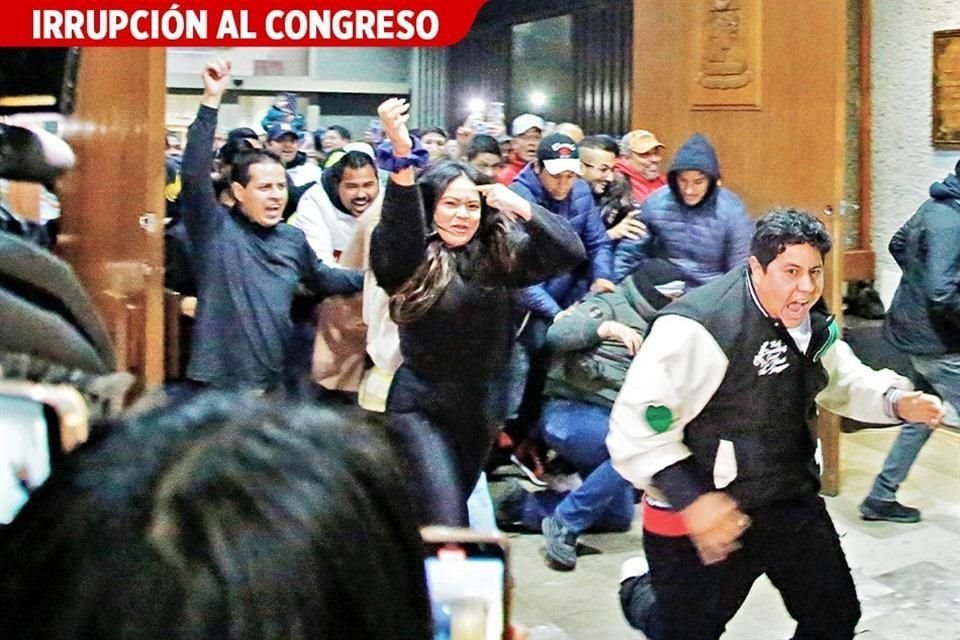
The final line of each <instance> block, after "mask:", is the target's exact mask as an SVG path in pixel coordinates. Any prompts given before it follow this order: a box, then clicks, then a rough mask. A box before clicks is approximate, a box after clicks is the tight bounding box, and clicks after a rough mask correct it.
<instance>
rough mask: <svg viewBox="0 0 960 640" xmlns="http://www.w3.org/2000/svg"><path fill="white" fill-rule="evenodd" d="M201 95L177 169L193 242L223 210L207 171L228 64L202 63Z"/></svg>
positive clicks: (210, 230) (212, 226)
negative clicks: (178, 169)
mask: <svg viewBox="0 0 960 640" xmlns="http://www.w3.org/2000/svg"><path fill="white" fill-rule="evenodd" d="M201 77H202V79H203V97H202V98H201V99H200V108H199V110H198V111H197V119H196V120H194V121H193V124H191V125H190V128H189V129H188V130H187V145H186V147H185V148H184V150H183V163H182V165H181V168H180V175H181V180H182V181H183V189H182V190H181V192H180V200H181V202H182V207H181V209H182V210H183V212H184V216H183V217H184V224H185V226H186V228H187V232H188V233H189V234H190V237H191V239H192V240H194V241H198V240H201V241H202V240H203V238H205V237H207V236H208V235H209V234H211V233H213V230H214V229H215V228H216V225H217V223H218V222H219V221H220V220H221V219H222V218H223V215H224V212H223V209H222V208H221V206H220V205H219V204H218V203H217V199H216V196H215V195H214V192H213V181H212V180H211V179H210V170H211V168H212V165H213V151H212V149H213V137H214V134H215V133H216V130H217V112H218V110H219V108H220V100H221V99H222V97H223V92H224V91H225V90H226V88H227V82H228V81H229V79H230V63H229V62H227V61H225V60H219V59H218V60H211V61H210V62H208V63H207V64H206V66H204V68H203V73H202V74H201Z"/></svg>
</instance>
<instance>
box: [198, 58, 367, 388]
mask: <svg viewBox="0 0 960 640" xmlns="http://www.w3.org/2000/svg"><path fill="white" fill-rule="evenodd" d="M229 78H230V65H229V63H227V62H225V61H222V60H215V61H212V62H210V63H208V64H207V66H206V67H205V68H204V71H203V86H204V93H203V98H202V99H201V102H200V109H199V111H198V112H197V119H196V120H195V121H194V122H193V124H191V125H190V129H189V130H188V132H187V146H186V149H185V150H184V154H183V168H182V171H183V191H182V193H181V198H182V199H183V204H184V207H183V211H184V223H185V225H186V229H187V233H188V235H189V239H190V244H191V247H192V249H193V258H194V261H195V264H196V267H197V269H196V275H197V281H198V282H197V288H198V296H197V297H198V306H197V314H196V324H195V326H194V331H193V353H192V354H191V356H190V364H189V367H188V368H187V377H188V378H189V379H190V380H193V381H195V382H199V383H201V384H206V385H210V386H216V387H221V388H240V389H250V390H253V391H258V392H264V391H271V390H274V389H276V388H277V387H278V385H279V383H280V382H281V374H282V370H283V360H284V355H285V351H286V349H287V348H288V344H289V341H290V337H291V334H292V331H293V323H292V321H291V319H290V305H291V302H292V301H293V296H294V293H295V292H296V291H297V288H298V286H299V284H300V283H303V284H305V285H306V286H307V287H308V288H309V289H311V290H312V291H314V292H315V293H318V294H334V293H352V292H355V291H359V290H360V288H361V285H362V276H361V274H359V273H356V272H353V271H348V270H345V269H335V268H332V267H329V266H327V265H325V264H323V262H321V261H320V260H318V259H317V257H316V256H315V255H314V253H313V250H311V249H310V245H308V244H307V239H306V237H305V236H304V235H303V231H301V230H300V229H297V228H295V227H293V226H291V225H287V224H279V222H280V221H281V219H282V215H283V209H284V205H285V204H286V201H287V179H286V176H285V175H284V170H283V165H282V164H280V160H279V158H277V156H275V155H274V154H272V153H271V152H269V151H263V150H257V151H250V152H248V153H247V154H244V155H242V156H241V157H239V158H238V159H237V162H236V164H235V165H234V166H233V169H232V175H231V188H232V190H233V196H234V199H235V200H236V205H235V206H234V207H233V208H232V209H231V210H230V211H227V210H226V209H225V208H224V207H222V206H221V205H220V204H218V203H217V201H216V199H215V198H214V192H213V183H212V181H211V180H210V165H211V162H212V157H211V152H210V149H211V147H212V143H213V135H214V132H215V131H216V128H217V111H218V108H219V106H220V100H221V98H222V96H223V92H224V90H225V89H226V87H227V84H228V82H229Z"/></svg>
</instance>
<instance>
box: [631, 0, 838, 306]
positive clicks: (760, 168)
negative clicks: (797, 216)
mask: <svg viewBox="0 0 960 640" xmlns="http://www.w3.org/2000/svg"><path fill="white" fill-rule="evenodd" d="M669 6H670V7H671V8H672V10H664V9H665V5H664V4H663V3H662V2H659V1H658V0H634V3H633V17H634V42H635V43H637V45H636V46H635V47H634V61H633V85H634V97H633V111H632V114H633V124H634V126H637V127H643V128H645V129H650V130H652V131H654V132H655V133H656V134H657V137H658V138H659V139H660V140H662V141H664V142H665V143H666V145H667V149H666V152H667V153H666V155H667V156H668V157H667V159H666V164H667V166H669V160H670V158H669V156H670V154H671V153H672V152H674V151H675V150H676V148H677V147H678V146H679V145H680V144H682V143H683V141H684V140H685V139H686V138H687V137H689V136H690V135H691V134H692V133H694V132H700V133H703V134H705V135H706V136H707V137H708V138H709V139H710V140H711V142H712V143H713V144H714V146H715V148H716V150H717V154H718V156H719V159H720V167H721V171H722V173H723V182H724V184H725V186H727V187H729V188H730V189H732V190H733V191H735V192H736V193H738V194H739V195H740V196H741V197H742V198H743V199H744V201H745V202H746V204H747V207H748V209H749V211H750V213H751V214H752V215H754V216H756V215H759V214H761V213H763V212H765V211H767V210H769V209H770V208H772V207H775V206H793V207H799V208H802V209H806V210H808V211H810V212H812V213H815V214H817V215H820V216H824V212H825V211H826V210H829V211H833V212H839V211H840V203H841V201H842V199H843V193H844V176H845V170H846V163H845V153H846V129H845V117H846V87H847V66H846V26H847V25H846V2H845V0H818V1H817V2H780V1H776V0H723V1H719V2H718V1H717V0H690V1H689V2H681V3H671V4H670V5H669ZM718 6H724V7H729V6H733V7H740V8H741V9H742V10H744V11H749V10H750V9H751V8H754V9H755V10H756V12H757V13H756V14H755V15H753V16H745V18H746V19H756V18H759V20H760V53H759V59H758V61H757V63H756V64H757V66H758V69H757V71H758V73H759V75H758V80H759V82H760V91H759V93H758V94H757V95H758V96H759V97H758V99H757V100H756V102H757V106H755V108H753V109H750V110H745V109H742V108H735V107H734V108H731V107H725V106H719V107H714V108H708V107H704V106H702V105H700V106H697V105H695V103H699V102H702V93H703V92H702V91H701V90H700V89H698V88H696V87H697V85H696V84H695V83H696V77H697V73H698V70H700V69H701V68H702V60H701V59H700V58H699V57H698V55H697V52H698V51H700V50H702V45H701V43H702V42H703V40H702V38H703V37H704V33H703V28H702V27H701V26H700V25H702V24H704V23H705V16H706V15H707V12H709V11H710V10H711V9H713V8H716V7H718ZM721 101H722V100H721ZM835 215H836V213H834V216H835ZM828 222H829V223H830V225H831V228H832V229H834V230H837V231H838V230H839V226H837V225H838V221H837V220H835V219H832V218H831V219H830V220H828ZM840 237H841V235H840V234H837V235H836V240H837V242H836V245H837V247H838V248H842V240H840ZM842 255H843V252H842V250H838V251H834V252H833V253H832V254H831V256H830V259H829V261H828V265H827V270H828V283H827V291H826V292H825V297H826V299H827V300H828V302H829V304H830V306H831V308H832V309H833V310H835V311H839V310H840V308H841V305H840V296H841V284H842V274H843V261H842Z"/></svg>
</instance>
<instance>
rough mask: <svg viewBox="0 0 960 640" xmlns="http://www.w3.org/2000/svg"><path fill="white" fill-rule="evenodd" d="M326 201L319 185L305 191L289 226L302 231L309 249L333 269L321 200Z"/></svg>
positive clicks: (331, 241)
mask: <svg viewBox="0 0 960 640" xmlns="http://www.w3.org/2000/svg"><path fill="white" fill-rule="evenodd" d="M326 199H327V194H326V193H325V192H324V191H323V186H322V185H320V184H319V183H318V184H315V185H313V186H312V187H310V188H309V189H307V191H306V193H304V194H303V195H302V196H301V197H300V202H299V203H297V212H296V214H294V216H293V221H292V222H291V224H292V225H293V226H295V227H297V228H298V229H301V230H303V233H304V235H305V236H307V242H308V243H309V244H310V248H311V249H313V252H314V253H315V254H317V257H318V258H320V260H322V261H323V263H324V264H326V265H329V266H331V267H333V266H336V260H335V259H334V257H333V236H332V235H331V233H330V228H329V227H328V221H327V219H326V218H325V216H324V215H323V206H324V202H323V200H326Z"/></svg>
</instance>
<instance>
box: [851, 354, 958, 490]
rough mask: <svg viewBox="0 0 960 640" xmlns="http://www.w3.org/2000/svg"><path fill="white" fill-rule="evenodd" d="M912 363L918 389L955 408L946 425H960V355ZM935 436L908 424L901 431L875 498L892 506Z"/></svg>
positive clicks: (914, 358)
mask: <svg viewBox="0 0 960 640" xmlns="http://www.w3.org/2000/svg"><path fill="white" fill-rule="evenodd" d="M910 361H911V362H912V363H913V368H914V369H915V370H916V376H915V378H914V384H915V385H916V387H917V389H921V390H924V391H929V392H932V393H935V394H937V395H938V396H940V397H941V398H942V399H943V400H945V401H947V402H949V403H950V404H951V405H953V407H952V408H950V407H948V409H947V417H946V422H947V423H948V424H952V425H957V415H956V414H957V410H958V409H960V353H948V354H946V355H939V356H938V355H911V356H910ZM958 426H960V425H958ZM931 433H932V430H931V429H930V428H929V427H927V426H926V425H924V424H919V423H907V424H904V425H903V426H902V427H900V434H899V435H898V436H897V439H896V440H895V441H894V443H893V446H892V447H891V448H890V452H889V453H888V454H887V459H886V460H884V462H883V469H882V470H881V471H880V474H879V475H878V476H877V478H876V479H875V480H874V481H873V488H872V489H871V490H870V497H871V498H874V499H876V500H884V501H888V502H890V501H893V500H896V499H897V489H899V488H900V484H901V483H902V482H903V481H904V480H906V478H907V474H908V473H910V467H912V466H913V462H914V460H916V459H917V455H918V454H919V453H920V449H921V448H923V445H924V443H925V442H926V441H927V439H928V438H929V437H930V434H931Z"/></svg>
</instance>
